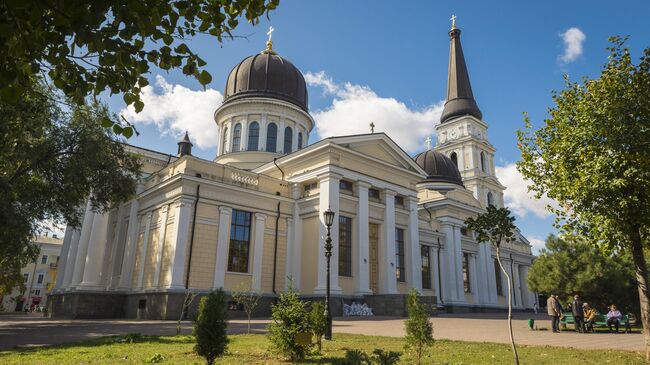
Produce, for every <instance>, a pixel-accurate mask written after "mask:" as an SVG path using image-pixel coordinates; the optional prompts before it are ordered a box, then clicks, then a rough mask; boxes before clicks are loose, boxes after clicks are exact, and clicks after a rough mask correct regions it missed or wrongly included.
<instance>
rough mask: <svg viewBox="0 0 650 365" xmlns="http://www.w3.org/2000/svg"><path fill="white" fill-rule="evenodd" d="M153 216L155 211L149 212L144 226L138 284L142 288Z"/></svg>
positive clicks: (139, 288) (138, 287)
mask: <svg viewBox="0 0 650 365" xmlns="http://www.w3.org/2000/svg"><path fill="white" fill-rule="evenodd" d="M152 217H153V212H149V213H147V217H146V218H145V219H146V223H145V226H144V236H143V242H142V254H141V255H140V270H139V272H138V285H137V289H138V290H142V287H143V284H144V267H145V264H146V263H147V250H148V248H149V238H150V237H149V236H150V235H151V219H152Z"/></svg>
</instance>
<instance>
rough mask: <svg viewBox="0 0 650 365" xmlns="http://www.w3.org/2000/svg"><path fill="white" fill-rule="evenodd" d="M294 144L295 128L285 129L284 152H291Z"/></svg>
mask: <svg viewBox="0 0 650 365" xmlns="http://www.w3.org/2000/svg"><path fill="white" fill-rule="evenodd" d="M292 145H293V130H292V129H291V127H287V128H285V129H284V153H291V146H292Z"/></svg>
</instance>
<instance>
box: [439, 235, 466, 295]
mask: <svg viewBox="0 0 650 365" xmlns="http://www.w3.org/2000/svg"><path fill="white" fill-rule="evenodd" d="M441 227H442V231H443V233H444V234H445V247H444V251H443V252H442V253H441V254H443V255H444V256H443V257H442V258H441V262H442V263H443V265H442V269H443V270H442V274H443V277H442V280H443V281H444V283H443V287H442V290H443V298H444V300H445V302H454V301H456V300H457V299H458V293H457V286H456V281H458V278H457V275H456V260H455V254H454V252H455V249H454V245H455V242H454V227H453V226H452V225H451V224H449V223H445V222H443V223H441ZM461 278H462V277H461Z"/></svg>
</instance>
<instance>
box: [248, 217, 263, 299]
mask: <svg viewBox="0 0 650 365" xmlns="http://www.w3.org/2000/svg"><path fill="white" fill-rule="evenodd" d="M265 230H266V214H262V213H255V240H254V243H253V270H252V271H253V282H252V285H251V289H252V290H253V291H260V290H261V289H262V259H263V258H264V231H265Z"/></svg>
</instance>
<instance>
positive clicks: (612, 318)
mask: <svg viewBox="0 0 650 365" xmlns="http://www.w3.org/2000/svg"><path fill="white" fill-rule="evenodd" d="M621 318H623V315H622V314H621V312H620V311H619V310H618V309H616V305H614V304H612V305H611V306H610V307H609V312H607V327H609V332H610V333H611V332H612V325H614V327H616V333H618V326H619V325H620V324H621Z"/></svg>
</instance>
